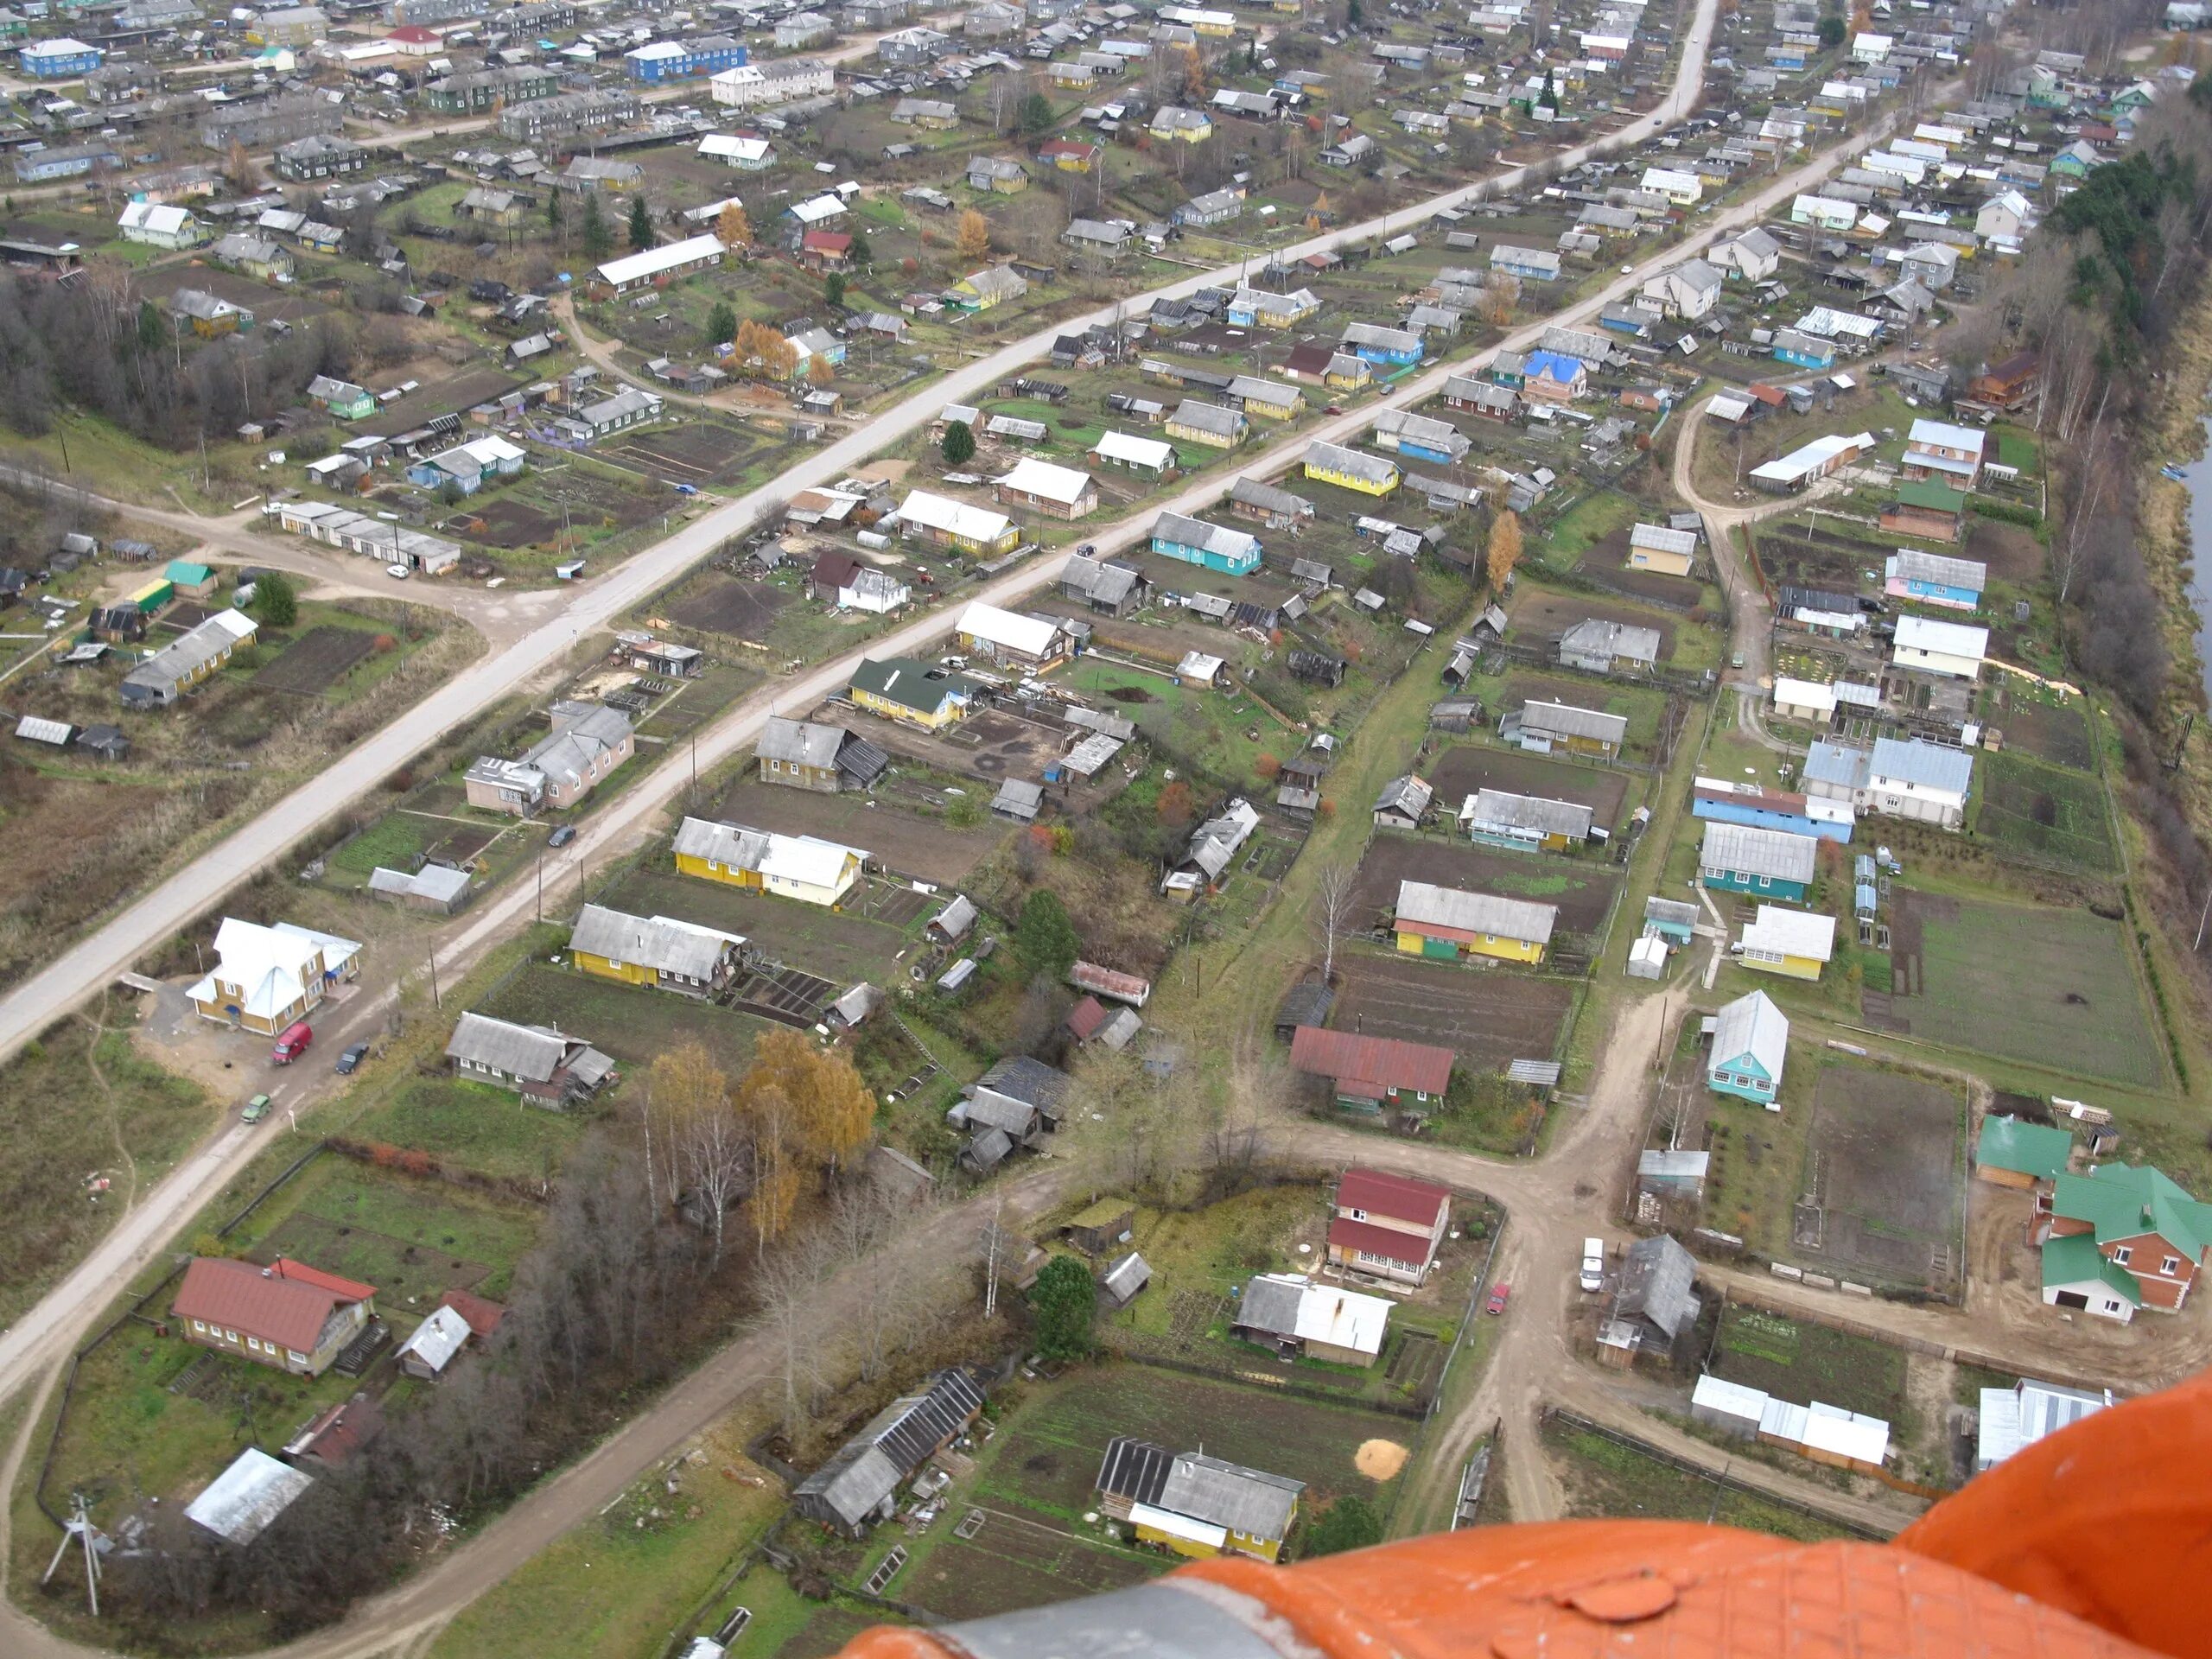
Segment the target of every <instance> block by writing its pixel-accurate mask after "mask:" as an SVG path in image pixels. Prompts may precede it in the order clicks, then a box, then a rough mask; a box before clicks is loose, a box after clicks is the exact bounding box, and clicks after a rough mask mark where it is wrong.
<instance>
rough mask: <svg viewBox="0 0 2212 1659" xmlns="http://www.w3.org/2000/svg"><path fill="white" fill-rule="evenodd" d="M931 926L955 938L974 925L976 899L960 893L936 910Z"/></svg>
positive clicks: (946, 936) (946, 935)
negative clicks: (941, 908) (942, 907)
mask: <svg viewBox="0 0 2212 1659" xmlns="http://www.w3.org/2000/svg"><path fill="white" fill-rule="evenodd" d="M930 925H931V926H932V927H934V928H935V929H937V931H938V932H940V933H942V934H944V937H945V938H948V939H957V938H960V937H961V936H962V935H963V934H965V933H966V932H967V931H968V930H969V928H971V927H973V926H975V925H976V901H975V900H974V899H970V898H969V896H968V895H967V894H966V893H961V894H959V895H958V896H957V897H956V898H955V899H953V901H952V902H951V903H950V904H949V905H947V906H945V907H944V909H943V910H941V911H939V912H938V913H937V916H936V918H934V919H933V920H932V921H931V924H930Z"/></svg>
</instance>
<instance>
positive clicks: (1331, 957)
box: [1313, 858, 1359, 985]
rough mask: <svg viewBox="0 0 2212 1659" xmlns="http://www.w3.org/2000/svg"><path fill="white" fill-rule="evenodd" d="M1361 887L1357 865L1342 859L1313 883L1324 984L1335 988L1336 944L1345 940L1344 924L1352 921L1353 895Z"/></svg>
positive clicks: (1323, 869)
mask: <svg viewBox="0 0 2212 1659" xmlns="http://www.w3.org/2000/svg"><path fill="white" fill-rule="evenodd" d="M1358 884H1359V869H1358V867H1357V865H1354V864H1351V863H1348V862H1346V861H1344V860H1343V859H1341V858H1336V859H1331V860H1330V861H1328V862H1327V863H1326V864H1324V865H1323V866H1322V867H1321V871H1320V874H1319V876H1317V877H1316V878H1315V880H1314V883H1313V925H1314V927H1315V929H1316V930H1318V931H1319V933H1320V935H1321V982H1322V983H1323V984H1324V985H1328V984H1332V983H1334V982H1335V980H1336V977H1337V941H1338V939H1339V938H1343V937H1344V931H1345V924H1346V923H1347V922H1348V921H1350V919H1351V904H1352V894H1353V893H1354V892H1355V891H1356V890H1357V887H1358Z"/></svg>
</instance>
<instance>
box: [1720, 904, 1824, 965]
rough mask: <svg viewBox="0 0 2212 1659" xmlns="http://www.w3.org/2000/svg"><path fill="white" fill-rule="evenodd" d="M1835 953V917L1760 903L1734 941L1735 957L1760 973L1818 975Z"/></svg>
mask: <svg viewBox="0 0 2212 1659" xmlns="http://www.w3.org/2000/svg"><path fill="white" fill-rule="evenodd" d="M1834 954H1835V918H1834V917H1833V916H1817V915H1814V914H1812V913H1810V912H1806V911H1802V910H1781V909H1777V907H1776V906H1772V905H1761V906H1759V907H1758V914H1757V915H1755V916H1754V917H1753V918H1751V921H1750V922H1749V923H1748V924H1746V925H1745V928H1744V937H1743V938H1741V939H1739V940H1738V942H1737V944H1736V948H1735V952H1734V955H1735V957H1736V960H1737V961H1738V962H1740V963H1743V964H1744V966H1745V967H1746V968H1755V969H1758V971H1759V972H1761V973H1763V974H1780V975H1782V976H1784V977H1785V978H1789V979H1818V978H1819V977H1820V976H1821V970H1822V969H1825V968H1826V967H1827V965H1828V958H1829V957H1833V956H1834Z"/></svg>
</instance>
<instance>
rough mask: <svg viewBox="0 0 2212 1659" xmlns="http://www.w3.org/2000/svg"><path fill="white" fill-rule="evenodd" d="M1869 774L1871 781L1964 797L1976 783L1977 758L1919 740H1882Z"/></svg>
mask: <svg viewBox="0 0 2212 1659" xmlns="http://www.w3.org/2000/svg"><path fill="white" fill-rule="evenodd" d="M1867 774H1868V778H1869V780H1870V781H1871V780H1872V779H1883V780H1885V781H1887V782H1897V783H1905V784H1910V785H1913V786H1914V787H1915V788H1918V789H1933V790H1940V791H1943V792H1945V793H1947V794H1952V795H1964V794H1965V793H1966V792H1967V785H1970V784H1971V783H1972V782H1973V781H1974V756H1973V755H1971V754H1969V753H1967V751H1966V750H1964V749H1951V748H1946V747H1943V746H1942V744H1940V743H1929V742H1927V741H1923V739H1920V738H1916V737H1915V738H1905V739H1899V738H1894V737H1878V738H1876V739H1875V740H1874V753H1873V755H1872V759H1871V760H1870V761H1869V762H1868V766H1867ZM1876 787H1880V785H1876Z"/></svg>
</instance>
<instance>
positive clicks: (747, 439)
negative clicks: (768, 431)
mask: <svg viewBox="0 0 2212 1659" xmlns="http://www.w3.org/2000/svg"><path fill="white" fill-rule="evenodd" d="M772 447H773V446H772V444H771V442H770V441H769V440H768V439H767V437H766V436H765V435H762V434H760V433H758V432H753V431H749V430H747V429H746V428H744V427H741V426H732V425H730V424H728V423H726V422H722V421H698V422H695V423H691V424H690V425H686V426H670V427H663V428H660V429H658V430H654V431H648V432H640V433H638V434H636V435H626V436H624V437H623V438H621V439H620V440H618V441H617V442H614V443H613V444H609V445H607V446H604V447H603V448H601V450H600V451H599V453H600V454H602V455H604V456H605V457H606V458H607V459H608V460H610V461H617V462H619V463H620V464H622V465H624V466H627V467H634V468H635V469H636V470H637V471H639V472H641V473H644V474H647V475H648V476H649V477H652V478H657V479H659V480H663V481H664V482H665V483H668V484H725V483H728V482H730V481H731V480H734V479H736V478H738V477H739V476H741V474H743V473H744V471H745V469H746V468H747V467H748V466H749V465H751V464H752V463H753V461H757V460H758V459H759V458H760V456H761V455H762V454H765V453H766V451H767V450H768V449H770V448H772Z"/></svg>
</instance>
